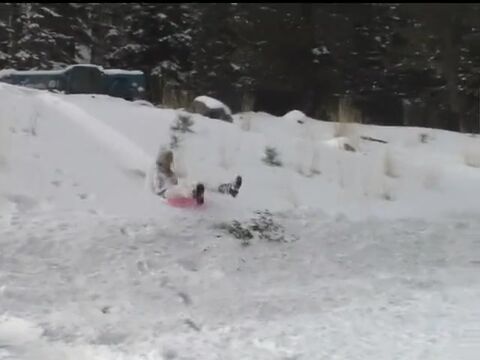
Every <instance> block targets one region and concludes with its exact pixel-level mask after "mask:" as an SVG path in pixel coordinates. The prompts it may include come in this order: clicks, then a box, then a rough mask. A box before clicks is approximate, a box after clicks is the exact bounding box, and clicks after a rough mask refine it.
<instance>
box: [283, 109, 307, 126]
mask: <svg viewBox="0 0 480 360" xmlns="http://www.w3.org/2000/svg"><path fill="white" fill-rule="evenodd" d="M283 118H284V119H285V120H286V121H288V122H292V123H293V122H297V123H299V124H304V123H305V122H306V120H307V115H305V114H304V113H303V112H301V111H299V110H292V111H289V112H288V113H286V114H285V115H283Z"/></svg>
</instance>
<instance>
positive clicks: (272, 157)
mask: <svg viewBox="0 0 480 360" xmlns="http://www.w3.org/2000/svg"><path fill="white" fill-rule="evenodd" d="M263 162H264V163H265V164H267V165H269V166H282V165H283V164H282V162H281V161H280V159H279V154H278V151H277V150H276V149H275V148H273V147H270V146H267V147H266V148H265V157H264V158H263Z"/></svg>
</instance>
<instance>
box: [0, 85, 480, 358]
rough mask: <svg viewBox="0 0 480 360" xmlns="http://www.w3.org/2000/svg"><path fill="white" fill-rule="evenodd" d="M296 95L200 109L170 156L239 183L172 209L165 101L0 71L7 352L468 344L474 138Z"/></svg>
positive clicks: (0, 316) (476, 212)
mask: <svg viewBox="0 0 480 360" xmlns="http://www.w3.org/2000/svg"><path fill="white" fill-rule="evenodd" d="M298 113H299V112H293V113H291V114H290V116H285V117H275V116H272V115H269V114H265V113H243V114H235V115H234V116H233V117H234V122H233V123H226V122H220V121H215V120H212V119H209V118H206V117H203V116H200V115H198V114H192V115H191V116H192V120H193V122H194V123H193V126H192V128H191V130H192V132H186V133H181V134H177V135H178V136H179V147H178V149H177V150H175V164H174V165H175V170H176V171H177V172H178V173H179V174H180V175H182V177H184V178H185V179H189V180H201V181H204V182H206V183H208V184H211V185H212V186H215V184H219V183H221V182H225V181H231V180H233V178H234V177H235V175H237V174H241V175H242V176H243V178H244V184H243V186H242V188H241V190H240V194H239V196H238V197H237V198H231V197H227V196H224V195H220V194H217V193H214V192H207V194H206V205H205V206H204V207H203V208H197V209H177V208H173V207H169V206H168V205H166V204H165V203H164V202H163V201H162V200H161V199H160V198H159V197H157V196H155V195H153V194H152V193H150V192H149V190H148V186H146V178H145V177H146V174H147V172H148V171H149V169H150V168H151V166H152V164H153V161H154V158H155V156H156V154H157V152H158V150H159V148H160V147H161V146H165V145H168V144H169V143H170V142H171V130H170V128H171V126H172V125H173V124H174V123H175V122H176V119H177V112H176V111H175V110H173V109H159V108H155V107H147V106H139V105H138V104H135V103H132V102H128V101H125V100H122V99H117V98H111V97H108V96H103V95H62V94H52V93H49V92H46V91H38V90H33V89H26V88H21V87H15V86H11V85H7V84H0V246H1V248H2V251H1V252H0V309H1V313H0V359H2V360H3V359H5V360H7V359H8V360H12V359H15V360H17V359H21V360H34V359H35V360H47V359H48V360H57V359H58V360H60V359H61V360H64V359H75V360H87V359H88V360H100V359H101V360H112V359H115V360H117V359H129V360H132V359H142V360H153V359H155V360H157V359H158V360H160V359H162V360H163V359H182V360H186V359H192V360H193V359H195V360H199V359H202V360H203V359H222V360H224V359H232V360H237V359H265V360H270V359H272V360H273V359H298V360H300V359H308V360H310V359H329V360H330V359H349V360H350V359H351V360H356V359H358V360H364V359H422V360H429V359H431V360H444V359H445V360H451V359H462V360H470V359H471V360H474V359H475V360H476V359H477V357H478V353H479V352H480V333H479V327H478V324H479V323H480V307H479V306H478V299H479V298H480V284H479V282H478V271H479V269H480V242H479V239H480V221H479V220H480V201H478V196H476V194H477V193H478V190H479V187H480V185H479V184H480V168H479V166H477V165H478V163H479V159H480V139H479V138H478V137H476V136H472V135H466V134H458V133H453V132H447V131H441V130H433V129H421V128H398V127H380V126H367V125H355V124H348V125H346V126H347V128H342V131H338V129H337V128H335V124H332V123H328V122H323V121H317V120H314V119H311V118H308V117H305V118H304V117H302V119H305V121H302V122H301V123H299V122H298V121H296V120H297V118H296V117H297V115H299V114H298ZM293 115H295V116H296V117H294V116H293ZM291 118H294V120H295V121H290V120H291ZM247 125H248V126H247ZM367 139H368V140H367ZM372 139H374V140H381V141H383V142H378V141H372ZM345 144H349V145H351V147H353V148H354V149H355V151H346V150H345ZM267 148H270V149H274V151H273V152H271V154H275V156H277V157H278V160H279V161H278V163H280V164H281V166H274V165H273V164H275V163H276V162H275V161H272V159H268V156H267V154H266V149H267ZM271 154H270V155H271ZM272 156H273V155H272ZM266 211H267V212H266ZM235 221H237V222H235ZM235 224H236V225H235ZM249 224H250V225H251V224H255V227H252V226H250V227H249V226H248V225H249ZM262 226H266V228H267V227H268V229H267V230H265V232H261V231H260V230H258V229H259V227H262ZM238 228H243V229H245V228H249V229H250V230H251V233H252V234H253V237H252V238H249V237H243V238H241V239H240V238H236V237H235V236H234V235H235V234H234V231H233V230H234V229H237V230H238ZM266 228H265V229H266ZM255 229H256V230H255Z"/></svg>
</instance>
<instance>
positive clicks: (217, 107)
mask: <svg viewBox="0 0 480 360" xmlns="http://www.w3.org/2000/svg"><path fill="white" fill-rule="evenodd" d="M191 110H192V112H194V113H196V114H200V115H203V116H206V117H209V118H212V119H219V120H223V121H228V122H233V118H232V112H231V110H230V108H229V107H228V106H227V105H225V104H224V103H222V102H221V101H219V100H217V99H214V98H211V97H209V96H198V97H196V98H195V99H194V100H193V102H192V105H191Z"/></svg>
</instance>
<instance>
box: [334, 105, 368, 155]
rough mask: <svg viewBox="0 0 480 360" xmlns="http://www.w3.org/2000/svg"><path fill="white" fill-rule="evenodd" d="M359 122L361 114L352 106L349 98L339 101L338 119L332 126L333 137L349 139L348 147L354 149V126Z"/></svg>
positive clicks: (355, 139)
mask: <svg viewBox="0 0 480 360" xmlns="http://www.w3.org/2000/svg"><path fill="white" fill-rule="evenodd" d="M360 122H361V112H360V111H359V110H358V109H357V108H356V107H355V106H353V102H352V100H351V99H350V98H345V99H341V100H340V102H339V104H338V119H337V122H336V123H335V124H334V129H333V136H334V137H336V138H337V137H344V138H348V139H349V145H350V146H352V147H353V148H356V147H357V146H356V145H357V144H356V142H357V134H356V132H357V131H356V124H357V123H360Z"/></svg>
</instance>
